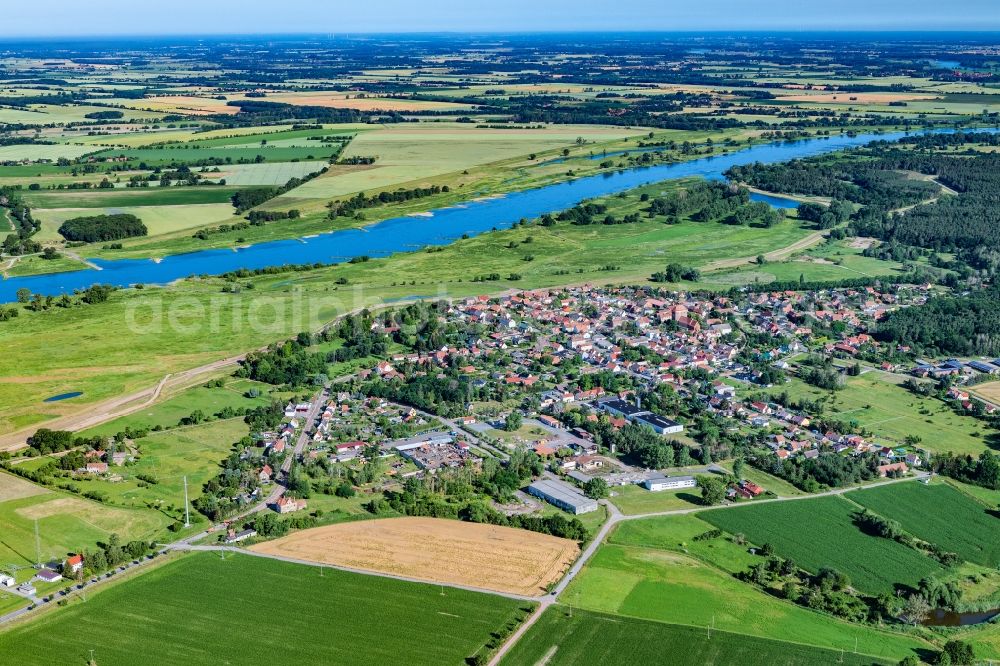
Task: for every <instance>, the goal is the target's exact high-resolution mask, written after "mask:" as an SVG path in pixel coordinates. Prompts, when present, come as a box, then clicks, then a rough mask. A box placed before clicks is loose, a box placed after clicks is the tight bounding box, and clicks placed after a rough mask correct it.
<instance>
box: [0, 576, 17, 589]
mask: <svg viewBox="0 0 1000 666" xmlns="http://www.w3.org/2000/svg"><path fill="white" fill-rule="evenodd" d="M15 583H17V581H16V580H14V577H13V576H8V575H7V574H0V587H14V585H15Z"/></svg>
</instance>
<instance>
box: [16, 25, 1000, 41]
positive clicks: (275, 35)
mask: <svg viewBox="0 0 1000 666" xmlns="http://www.w3.org/2000/svg"><path fill="white" fill-rule="evenodd" d="M545 35H551V36H573V35H578V36H593V37H598V36H602V35H669V36H691V37H696V36H704V37H710V36H740V35H773V36H781V35H796V36H801V35H815V36H824V37H836V36H839V35H913V36H933V35H983V36H995V35H1000V26H998V27H996V28H989V29H983V28H977V29H971V28H939V29H915V28H909V29H891V28H843V29H829V28H827V29H815V28H803V29H792V28H774V29H771V28H745V29H740V28H719V29H704V30H699V29H686V30H668V29H609V30H597V29H587V30H558V29H551V30H412V31H401V30H384V31H379V30H368V31H365V30H345V31H343V32H330V31H321V32H306V31H297V32H296V31H293V32H187V33H185V32H162V33H160V32H146V33H144V32H135V33H78V34H59V33H52V34H33V35H32V34H24V35H6V36H0V44H2V43H5V42H15V41H17V42H21V41H49V40H88V39H177V38H184V39H218V38H232V37H245V38H261V39H293V38H310V39H317V38H319V39H330V40H350V39H361V38H365V37H518V36H545Z"/></svg>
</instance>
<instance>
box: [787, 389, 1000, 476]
mask: <svg viewBox="0 0 1000 666" xmlns="http://www.w3.org/2000/svg"><path fill="white" fill-rule="evenodd" d="M898 381H899V380H898V379H896V378H895V377H893V376H892V375H886V374H885V373H883V372H881V371H879V370H873V371H871V372H866V373H864V374H863V375H861V376H858V377H849V378H848V379H847V383H846V384H845V386H844V388H842V389H841V390H839V391H836V392H835V393H834V394H833V397H832V398H828V402H827V408H826V412H825V415H826V416H829V417H832V418H835V419H837V420H840V421H845V422H848V423H852V422H853V423H857V425H858V426H859V427H862V428H867V429H869V430H871V431H872V432H874V433H875V434H876V435H877V436H878V437H880V438H884V439H887V440H890V441H892V442H894V443H897V444H901V443H902V442H903V441H904V440H905V439H906V436H907V435H916V436H918V437H920V439H921V442H920V446H921V447H926V448H927V449H929V450H930V451H932V452H946V451H953V452H955V453H960V454H971V455H974V456H977V455H979V454H980V453H981V452H982V451H984V450H985V449H986V447H987V444H986V437H987V436H989V435H991V434H994V433H995V431H993V430H991V429H990V427H989V426H988V425H987V424H986V423H983V422H982V421H979V420H977V419H975V418H973V417H971V416H964V415H960V414H956V413H955V412H954V411H953V410H952V408H951V407H950V406H949V405H947V404H945V403H943V402H941V401H940V400H937V399H935V398H921V397H919V396H916V395H913V394H912V393H910V392H909V391H907V390H906V389H905V388H903V387H901V386H899V385H898V384H897V383H895V382H898ZM783 391H788V394H789V395H790V396H791V397H792V398H793V399H796V400H797V399H800V398H808V399H809V400H816V399H817V398H823V397H824V396H829V395H830V392H829V391H822V390H820V389H817V388H814V387H812V386H809V385H808V384H805V383H804V382H802V381H799V380H797V379H792V380H791V381H789V382H787V383H785V384H782V385H781V386H777V387H775V388H774V389H772V393H781V392H783ZM831 401H832V402H831Z"/></svg>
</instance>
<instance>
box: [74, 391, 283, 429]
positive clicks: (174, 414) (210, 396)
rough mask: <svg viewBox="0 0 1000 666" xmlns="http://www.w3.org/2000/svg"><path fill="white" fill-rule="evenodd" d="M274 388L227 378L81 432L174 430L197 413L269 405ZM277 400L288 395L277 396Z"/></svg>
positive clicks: (210, 413)
mask: <svg viewBox="0 0 1000 666" xmlns="http://www.w3.org/2000/svg"><path fill="white" fill-rule="evenodd" d="M250 389H257V390H258V391H260V396H258V397H256V398H248V397H246V396H245V395H244V393H246V392H247V391H248V390H250ZM271 389H272V387H270V386H268V385H267V384H262V383H260V382H255V381H252V380H250V379H239V378H234V377H227V378H225V384H224V385H223V386H222V387H214V386H213V387H207V386H195V387H192V388H189V389H185V390H184V391H181V392H180V393H178V394H177V395H175V396H172V397H170V398H167V399H166V400H163V401H162V402H157V403H156V404H153V405H150V406H149V407H147V408H145V409H142V410H140V411H138V412H133V413H131V414H128V415H127V416H122V417H119V418H117V419H114V420H112V421H108V422H107V423H103V424H101V425H99V426H96V427H94V428H89V429H87V430H83V431H81V432H80V433H79V435H80V436H82V437H93V436H95V435H97V436H109V435H114V434H115V433H118V432H122V431H123V430H125V428H129V427H131V428H150V429H152V428H155V427H156V426H160V427H162V428H171V427H173V426H176V425H177V423H178V422H179V421H180V420H181V419H182V418H184V417H185V416H190V415H191V413H192V412H194V411H195V410H201V411H202V412H203V413H205V414H206V415H209V416H211V415H212V414H215V413H217V412H219V411H220V410H222V409H224V408H226V407H232V408H234V409H239V408H243V407H257V406H259V405H266V404H268V402H269V400H270V397H269V394H270V393H271ZM275 396H276V397H279V398H283V397H285V396H283V395H279V394H275Z"/></svg>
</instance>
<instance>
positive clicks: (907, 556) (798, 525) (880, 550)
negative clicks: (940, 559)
mask: <svg viewBox="0 0 1000 666" xmlns="http://www.w3.org/2000/svg"><path fill="white" fill-rule="evenodd" d="M857 512H858V508H857V507H856V506H855V505H853V504H851V503H850V502H848V501H847V500H845V499H843V498H841V497H818V498H814V499H808V500H802V501H794V502H770V503H767V504H758V505H750V506H743V507H734V508H731V509H723V510H715V511H704V512H702V513H700V514H698V515H699V517H701V518H702V519H703V520H705V521H706V522H709V523H711V524H713V525H715V526H716V527H718V528H720V529H722V530H725V531H726V532H729V533H730V534H743V535H746V538H747V539H748V540H749V541H750V542H752V543H754V544H756V545H758V546H761V545H763V544H765V543H770V544H771V545H772V546H774V549H775V552H776V553H777V554H778V555H780V556H782V557H786V558H791V559H792V560H794V561H795V562H796V563H797V564H798V565H799V566H800V567H802V568H803V569H806V570H807V571H811V572H813V573H816V572H818V571H819V570H820V569H823V568H824V567H829V568H833V569H837V570H838V571H840V572H842V573H844V574H846V575H847V576H848V577H849V578H850V579H851V583H852V585H853V586H854V587H855V588H857V589H859V590H861V591H864V592H866V593H868V594H873V595H874V594H881V593H883V592H892V591H893V590H894V589H895V588H896V587H897V586H899V585H907V586H910V587H914V588H915V587H916V585H917V583H918V582H919V581H920V580H921V579H922V578H926V577H927V576H930V575H933V574H935V573H938V572H940V571H941V567H940V565H938V564H937V563H936V562H934V561H933V560H931V559H929V558H928V557H925V556H924V555H921V554H920V553H918V552H917V551H915V550H913V549H911V548H908V547H906V546H904V545H902V544H900V543H898V542H895V541H891V540H889V539H883V538H880V537H873V536H868V535H867V534H865V533H864V532H862V531H861V529H860V528H859V527H858V526H856V525H855V524H854V519H853V515H854V514H855V513H857Z"/></svg>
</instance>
